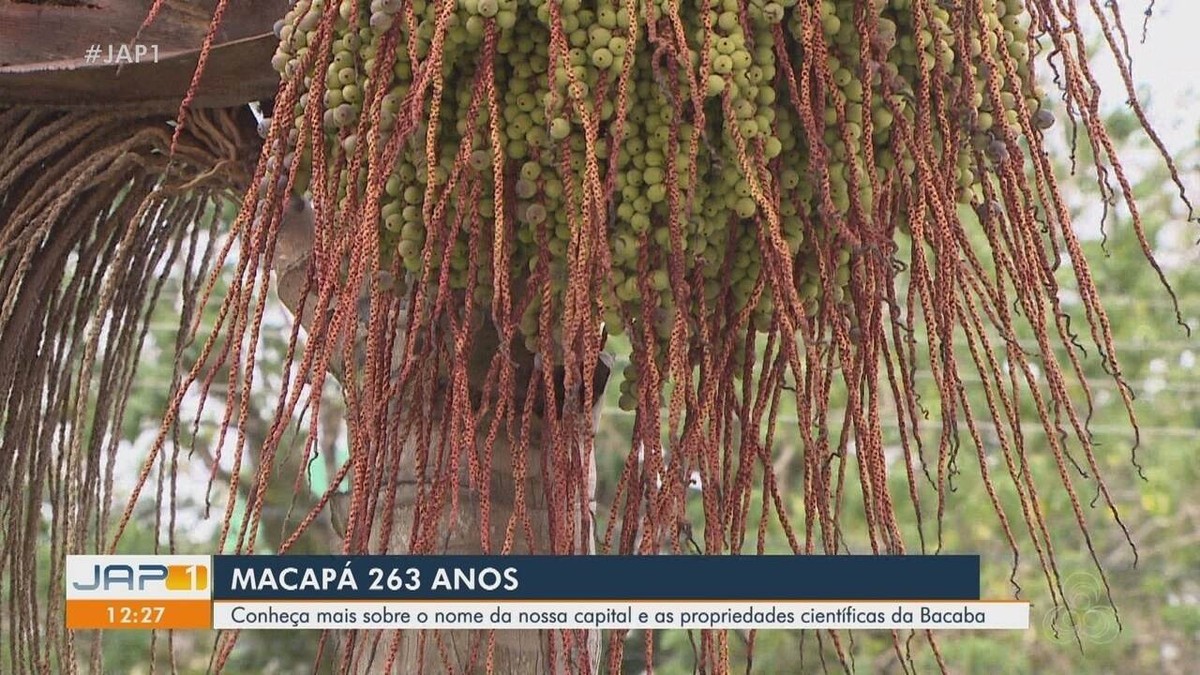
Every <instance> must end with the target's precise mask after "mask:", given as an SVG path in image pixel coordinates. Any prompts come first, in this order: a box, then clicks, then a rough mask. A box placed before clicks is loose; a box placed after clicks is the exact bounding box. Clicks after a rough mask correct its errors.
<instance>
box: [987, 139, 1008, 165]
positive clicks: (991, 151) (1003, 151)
mask: <svg viewBox="0 0 1200 675" xmlns="http://www.w3.org/2000/svg"><path fill="white" fill-rule="evenodd" d="M987 154H988V157H990V158H991V159H992V161H993V162H996V163H997V164H1003V163H1005V162H1007V161H1008V146H1007V145H1005V144H1004V141H1001V140H999V139H996V140H993V141H992V142H990V143H988V145H987Z"/></svg>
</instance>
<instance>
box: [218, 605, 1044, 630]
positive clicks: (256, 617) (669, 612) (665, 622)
mask: <svg viewBox="0 0 1200 675" xmlns="http://www.w3.org/2000/svg"><path fill="white" fill-rule="evenodd" d="M213 628H218V629H235V628H236V629H250V630H254V629H282V628H288V629H296V628H300V629H304V628H330V629H356V628H357V629H387V628H392V629H396V628H406V629H413V628H461V629H492V628H495V629H522V630H523V629H535V628H556V629H563V628H576V629H578V628H654V629H666V628H691V629H699V628H742V629H749V628H758V629H772V628H776V629H798V628H806V629H834V628H837V629H848V628H849V629H875V630H892V629H897V630H903V629H931V630H947V629H958V630H962V629H989V630H1025V629H1028V628H1029V603H1028V602H1008V601H1000V602H980V601H967V602H942V601H929V602H792V601H784V602H723V601H691V602H688V601H681V602H657V601H652V602H622V601H532V600H505V601H499V602H476V601H444V600H410V601H394V602H393V601H388V602H380V601H376V602H342V601H328V600H326V601H281V600H269V601H268V600H255V601H230V600H222V601H216V602H214V603H213Z"/></svg>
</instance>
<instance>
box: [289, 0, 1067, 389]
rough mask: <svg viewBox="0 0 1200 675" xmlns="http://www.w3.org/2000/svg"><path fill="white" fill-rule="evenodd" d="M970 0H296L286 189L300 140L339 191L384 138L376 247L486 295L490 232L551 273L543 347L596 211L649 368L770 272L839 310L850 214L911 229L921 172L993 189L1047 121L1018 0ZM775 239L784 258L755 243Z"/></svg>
mask: <svg viewBox="0 0 1200 675" xmlns="http://www.w3.org/2000/svg"><path fill="white" fill-rule="evenodd" d="M968 4H971V5H972V8H971V9H970V10H968V7H967V5H966V4H962V5H961V6H960V4H959V3H951V2H935V1H933V0H925V1H922V0H813V1H808V0H806V1H805V2H799V3H798V0H683V1H681V2H674V1H673V0H450V1H449V2H437V1H435V0H341V1H340V2H339V1H338V0H299V2H298V3H297V4H296V5H295V6H294V7H293V8H292V9H291V10H290V11H289V12H288V14H287V16H286V17H285V18H284V19H283V20H282V21H281V22H279V24H277V32H278V35H279V38H280V44H279V48H278V51H277V53H276V55H275V57H274V60H273V65H274V66H275V68H276V69H277V70H278V71H279V72H280V74H281V76H282V77H283V78H284V80H285V81H295V82H297V83H298V86H299V92H300V93H299V98H298V102H297V103H296V105H295V107H294V109H293V110H291V111H289V112H290V115H291V117H292V119H290V120H289V119H286V118H285V119H284V120H283V123H284V124H286V125H288V134H287V143H288V144H289V148H288V151H289V152H290V153H295V152H296V151H299V155H298V156H299V157H300V159H301V162H302V166H300V167H299V168H298V175H299V179H298V181H297V184H296V189H297V190H298V191H300V192H303V191H305V190H308V189H310V187H311V186H310V185H309V184H308V181H309V177H310V176H312V175H313V171H312V167H311V162H312V157H313V155H314V153H313V148H312V146H313V144H314V143H320V144H323V147H324V151H323V152H322V153H321V154H322V156H324V157H325V158H326V161H327V162H328V166H329V167H330V170H331V175H330V180H335V181H337V185H336V194H337V198H338V199H339V200H342V201H343V202H344V201H345V200H347V199H349V198H350V197H351V195H352V193H353V194H357V195H359V197H358V199H359V200H360V201H361V195H362V194H364V193H365V191H366V187H367V182H368V171H367V169H366V168H365V167H366V165H367V162H366V161H363V162H358V163H355V162H353V161H351V160H348V159H347V158H350V157H353V156H354V155H355V153H356V152H360V151H363V150H365V146H367V145H368V144H370V145H371V146H372V147H376V148H385V147H392V148H393V149H394V150H395V152H394V153H393V154H392V155H388V154H387V153H386V152H385V153H383V154H382V155H381V156H383V157H392V158H394V160H393V161H390V163H389V165H388V166H385V167H384V170H386V172H387V175H386V181H385V184H384V189H383V192H382V200H381V203H380V208H379V212H378V217H377V220H378V227H379V234H380V241H381V249H380V250H381V252H382V258H383V260H381V265H383V266H384V267H387V266H388V265H391V264H393V263H395V264H396V266H397V267H403V268H404V269H405V270H407V272H408V273H409V274H410V275H411V279H414V280H419V279H422V278H423V279H424V280H425V283H441V282H442V280H443V279H444V280H445V283H447V284H448V288H449V289H451V290H452V291H453V292H457V293H461V294H462V298H463V301H464V302H467V303H470V304H472V306H475V307H477V308H479V309H480V310H481V311H487V308H488V306H489V304H490V303H491V302H492V300H493V297H494V291H495V289H494V284H493V282H494V279H495V275H496V274H497V271H496V270H495V269H494V265H495V262H496V261H495V259H494V258H495V255H494V252H495V251H498V250H500V249H501V246H499V245H498V242H500V243H502V244H503V248H504V250H505V251H507V253H506V255H505V256H504V257H505V264H506V265H507V267H508V269H507V271H506V274H507V275H508V278H511V279H526V280H527V279H530V278H536V279H539V280H541V281H543V282H544V283H546V284H548V287H549V293H540V292H539V293H530V294H529V297H528V299H527V302H525V303H524V304H523V306H522V307H520V308H519V309H518V310H517V311H518V312H519V319H518V320H519V326H520V331H521V333H522V334H523V335H524V337H525V339H526V341H527V343H528V346H529V348H530V349H531V350H535V351H536V350H537V349H538V347H539V344H540V342H539V336H540V333H541V332H542V331H543V330H544V326H550V327H551V330H555V329H556V328H555V327H556V326H557V325H558V320H557V319H558V318H559V317H560V316H561V313H562V312H563V311H564V304H565V302H566V301H565V300H564V296H565V294H567V293H568V287H569V285H570V284H569V279H570V278H571V271H570V269H569V268H570V266H571V264H572V262H571V261H572V259H573V256H578V255H581V254H580V253H579V252H578V251H577V250H575V248H574V247H578V246H580V245H581V243H580V242H581V241H583V239H582V235H581V234H580V232H581V231H583V230H584V229H585V228H586V227H588V226H589V224H591V226H594V227H596V228H598V231H600V232H602V239H603V242H605V243H606V244H607V255H605V256H603V259H604V261H605V263H606V264H605V269H603V270H602V271H601V274H600V275H599V276H602V277H603V281H602V288H601V291H600V294H601V295H602V298H601V300H602V301H603V310H602V316H603V320H604V323H605V325H606V326H607V328H608V331H609V332H610V333H611V334H620V333H622V332H623V331H628V332H629V333H630V334H631V335H632V336H633V337H634V339H635V341H644V340H648V341H649V342H652V343H654V344H653V345H652V346H651V348H649V349H647V350H646V351H647V353H650V354H651V356H652V357H653V358H656V359H658V360H659V362H660V364H661V360H662V359H663V358H664V355H665V354H666V352H667V348H668V343H669V341H670V340H671V338H672V334H673V332H676V330H675V327H676V326H677V325H678V322H677V321H676V319H677V317H678V316H679V314H678V313H679V312H683V316H684V319H685V321H683V322H682V323H683V325H684V327H685V335H686V336H687V337H688V339H690V340H692V341H695V340H697V339H698V337H697V336H698V335H699V331H698V324H699V323H700V322H709V323H710V324H712V325H714V326H718V327H719V326H729V325H733V324H734V323H735V322H736V321H739V320H744V321H745V322H747V323H748V324H749V325H750V326H753V327H756V328H757V329H758V330H761V331H767V330H769V329H770V328H771V326H772V322H773V320H774V317H775V316H776V309H777V308H776V304H777V302H785V301H788V299H787V298H783V299H781V298H778V297H776V296H778V295H779V294H780V292H781V290H780V282H779V280H780V279H787V280H789V281H790V283H791V284H792V287H793V288H792V289H789V298H790V297H792V296H791V295H790V293H791V291H792V290H794V293H795V296H794V297H796V298H799V301H800V303H801V305H802V306H803V308H804V310H805V312H807V313H808V314H813V315H815V314H819V313H821V312H822V311H825V310H826V309H828V308H832V307H836V306H839V305H841V304H842V303H844V301H845V300H846V295H847V292H848V286H849V284H850V281H851V271H850V263H851V260H852V258H853V255H852V254H853V248H854V246H853V244H852V240H851V239H850V238H848V237H846V236H845V233H846V232H853V231H856V230H861V229H862V227H863V224H866V223H875V224H876V226H877V227H879V228H881V229H882V230H883V231H884V233H885V234H886V235H887V236H889V237H890V236H904V233H905V232H908V222H907V221H908V218H909V214H908V210H907V209H906V201H907V199H908V197H907V195H910V194H912V193H914V192H917V191H919V190H920V185H922V184H924V185H929V184H930V182H931V181H934V182H937V181H944V180H950V181H956V183H955V184H956V185H957V190H955V191H954V193H955V197H954V198H956V199H957V200H958V201H959V202H960V203H962V204H973V205H975V206H979V205H981V204H983V203H984V202H985V201H986V200H987V199H988V198H987V194H988V193H989V192H990V191H989V190H987V189H985V186H984V181H988V180H991V179H990V178H989V175H990V174H992V173H995V172H997V171H998V168H997V167H998V166H1000V165H1003V164H1004V163H1006V162H1009V161H1011V159H1012V157H1013V156H1014V155H1016V154H1017V153H1019V152H1021V150H1020V146H1019V145H1018V144H1017V140H1016V139H1017V134H1019V133H1020V132H1021V130H1022V129H1029V128H1030V125H1032V126H1033V127H1038V128H1046V127H1047V126H1049V125H1050V124H1052V123H1053V116H1051V115H1050V114H1049V112H1048V111H1046V110H1044V109H1043V108H1042V103H1041V101H1042V98H1043V95H1042V93H1041V92H1040V91H1039V90H1038V89H1037V87H1036V85H1035V84H1034V78H1033V77H1032V74H1031V72H1030V44H1031V42H1030V38H1029V35H1028V30H1029V22H1030V15H1029V13H1028V12H1027V11H1026V8H1025V6H1024V0H977V2H976V3H968ZM974 5H977V7H974ZM313 106H319V111H320V113H319V117H318V119H319V120H320V128H319V130H317V129H312V128H311V126H312V125H309V124H306V119H308V115H309V113H310V112H311V109H312V107H313ZM277 114H283V113H282V112H281V113H277ZM316 131H319V132H320V133H319V136H318V137H315V138H314V137H312V136H317V134H316V133H314V132H316ZM396 137H398V138H396ZM393 140H395V142H394V143H390V142H391V141H393ZM389 143H390V145H389ZM292 156H295V155H294V154H289V158H290V157H292ZM922 164H923V165H924V166H923V167H922V166H921V165H922ZM781 244H782V245H781ZM784 247H786V254H784V257H785V258H786V260H785V262H786V265H781V264H780V262H779V260H773V259H768V257H769V256H775V255H777V254H779V253H781V251H782V249H783V248H784ZM429 261H433V262H432V263H430V262H429ZM781 267H787V268H789V269H788V270H787V274H784V273H783V271H781ZM427 268H435V269H432V270H431V269H427ZM770 270H774V271H773V272H770V274H772V275H774V276H772V277H771V278H770V279H768V278H766V275H768V273H769V271H770ZM430 272H432V273H430ZM576 273H578V270H576ZM546 303H549V304H550V307H546V306H545V305H546ZM547 311H549V312H551V316H552V317H553V320H550V321H543V320H542V319H543V318H544V317H543V315H544V314H545V312H547ZM739 317H741V318H740V319H739ZM734 351H735V352H740V350H734ZM626 375H627V380H632V379H633V378H634V377H636V367H633V368H632V369H631V370H630V371H628V372H627V373H626ZM622 391H623V393H624V396H623V397H622V405H625V406H631V405H633V403H634V399H635V397H634V396H633V393H634V388H633V385H632V382H630V381H627V383H626V384H625V385H623V389H622Z"/></svg>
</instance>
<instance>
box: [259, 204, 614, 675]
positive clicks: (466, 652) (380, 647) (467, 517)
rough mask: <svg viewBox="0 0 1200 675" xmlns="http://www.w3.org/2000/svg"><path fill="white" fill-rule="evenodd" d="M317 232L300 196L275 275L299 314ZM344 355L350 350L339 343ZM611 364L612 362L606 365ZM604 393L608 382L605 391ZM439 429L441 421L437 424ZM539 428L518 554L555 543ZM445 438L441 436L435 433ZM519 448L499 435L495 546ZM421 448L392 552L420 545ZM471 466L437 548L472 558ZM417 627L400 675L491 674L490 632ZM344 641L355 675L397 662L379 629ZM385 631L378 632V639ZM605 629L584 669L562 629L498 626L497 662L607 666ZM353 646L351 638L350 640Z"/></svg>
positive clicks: (496, 665) (400, 505) (283, 228)
mask: <svg viewBox="0 0 1200 675" xmlns="http://www.w3.org/2000/svg"><path fill="white" fill-rule="evenodd" d="M312 241H313V229H312V214H311V210H310V208H309V207H308V205H307V204H305V203H303V202H301V201H299V200H296V201H294V202H292V204H290V205H289V207H288V211H287V212H285V214H284V218H283V221H282V222H281V225H280V230H279V234H278V237H277V239H276V245H275V246H276V248H275V250H276V254H275V260H274V262H273V267H274V271H275V275H276V278H277V288H278V293H279V296H280V299H281V300H282V301H283V303H284V305H285V306H287V307H288V308H289V310H290V311H291V312H292V313H293V315H296V314H297V309H298V308H299V307H300V306H301V302H302V300H303V297H302V292H303V288H304V283H305V279H306V277H307V275H308V260H309V254H310V252H311V249H312ZM311 305H312V303H311V302H309V303H307V304H306V305H305V309H304V310H303V313H301V314H299V316H298V319H299V320H300V321H301V324H302V325H303V326H304V327H305V328H306V329H308V328H310V327H311V326H312V322H313V314H312V310H311ZM495 348H496V345H495V344H494V343H493V344H490V345H489V344H487V342H486V338H484V342H483V343H481V344H479V345H478V346H477V350H479V351H480V353H493V352H494V350H495ZM336 351H337V352H338V353H340V352H341V351H342V350H340V349H339V350H336ZM476 361H477V362H479V363H481V364H484V365H486V364H487V362H488V359H477V360H476ZM520 366H521V367H522V368H524V369H526V371H527V372H528V371H529V370H532V368H533V363H532V361H531V360H527V362H526V363H523V364H520ZM605 367H607V366H605ZM342 368H343V365H342V364H341V363H340V362H335V363H333V364H332V365H331V368H330V370H331V372H332V373H333V374H334V375H335V376H337V375H338V374H339V373H341V372H342ZM471 379H472V381H476V382H479V381H482V379H483V376H482V374H479V375H478V376H473V377H472V378H471ZM602 391H603V390H602V388H600V389H599V390H598V392H597V395H599V393H601V392H602ZM405 404H415V402H405ZM424 405H427V406H429V410H430V411H431V412H433V408H434V404H432V403H429V402H426V403H425V404H424ZM599 411H600V405H599V403H597V405H596V408H595V409H594V411H593V415H592V419H591V420H590V421H589V423H590V424H591V425H592V428H591V429H590V430H587V431H588V432H589V433H592V434H594V433H595V430H596V426H597V425H598V423H599ZM435 426H436V425H435ZM534 431H535V433H534V434H533V437H534V439H535V442H533V443H531V444H530V448H529V456H528V458H527V460H528V466H529V476H528V479H527V484H526V486H525V487H526V489H525V492H526V495H528V496H527V498H526V502H527V508H528V509H529V511H530V513H529V516H530V521H531V522H532V524H533V536H534V540H535V541H534V542H533V546H532V547H531V546H530V545H529V542H527V541H525V539H524V537H521V536H518V537H517V538H516V542H517V543H516V545H515V547H514V549H513V550H512V551H511V553H513V554H523V553H531V552H545V551H547V550H549V549H550V543H551V542H550V533H549V525H548V524H549V522H550V514H549V513H548V511H547V504H546V499H545V495H546V494H547V492H548V491H547V486H546V485H545V483H544V478H543V473H542V463H543V462H544V461H545V456H544V453H543V446H542V444H541V443H538V442H536V439H537V438H538V436H539V431H540V424H536V423H535V429H534ZM434 442H435V443H436V439H434ZM512 452H513V448H512V446H511V444H510V443H508V442H507V440H506V439H505V438H504V435H503V434H501V436H500V437H499V438H497V439H496V442H495V444H494V445H493V449H492V453H493V454H492V467H493V468H492V475H491V495H490V496H491V499H490V504H489V513H490V516H489V524H488V529H489V539H490V541H491V542H492V545H493V547H495V546H498V545H499V543H500V542H503V541H504V540H505V537H506V530H507V528H508V524H509V521H510V519H511V518H512V517H513V515H514V513H515V512H516V507H517V504H516V484H515V482H514V479H513V475H512V470H511V467H512V465H513V463H512ZM415 456H416V452H415V451H414V448H412V447H408V448H405V450H404V453H403V455H402V457H403V459H402V461H401V469H400V472H399V474H398V475H397V476H396V482H395V484H394V489H395V495H396V497H395V505H394V509H393V519H394V520H393V525H392V530H391V535H390V536H389V537H388V541H387V549H386V550H387V551H388V552H389V553H393V554H395V553H406V552H409V551H410V550H411V542H410V540H409V536H410V533H411V532H412V526H413V523H414V520H415V518H416V516H417V507H418V505H417V501H418V500H417V497H418V495H417V481H416V473H417V467H416V464H415ZM462 467H463V468H462V471H461V474H460V476H459V481H458V499H459V509H458V513H457V517H456V518H455V519H454V520H453V521H451V520H450V514H449V510H446V511H444V512H443V513H442V514H441V516H440V518H441V527H440V528H439V531H440V532H442V533H444V536H445V538H444V540H443V542H442V544H441V546H440V547H439V549H438V551H437V552H438V553H440V554H452V555H453V554H459V555H471V554H478V553H480V552H481V551H482V550H483V539H482V529H483V527H482V522H481V519H480V516H479V514H480V511H481V508H480V507H481V504H480V503H479V494H478V492H476V491H474V490H473V489H471V487H470V484H469V479H468V475H467V462H465V461H464V462H462ZM588 471H589V483H588V500H589V503H588V507H589V511H590V512H591V513H592V514H593V524H592V525H591V529H589V531H588V532H587V534H586V539H585V541H582V542H580V541H576V542H573V543H574V544H575V550H584V551H586V552H587V553H588V554H594V553H595V536H594V534H595V533H594V515H595V512H596V504H595V490H596V463H595V457H594V455H593V457H592V459H591V462H590V465H589V466H588ZM348 502H349V499H342V500H339V501H338V502H335V503H334V505H333V507H332V508H334V510H335V511H334V514H333V516H334V519H335V522H342V523H344V522H345V520H346V514H345V510H346V508H347V504H348ZM572 512H573V513H576V514H578V513H579V509H573V510H572ZM572 529H573V530H574V531H575V532H582V531H583V527H582V524H581V523H580V522H579V517H578V515H577V516H576V522H575V527H574V528H572ZM380 537H381V533H380V532H378V531H376V532H374V533H373V537H372V540H373V541H372V550H378V548H377V545H378V544H379V543H381V542H380V541H379V539H380ZM417 636H418V633H417V632H415V631H409V632H406V633H403V634H401V635H400V636H399V640H400V644H399V646H398V651H397V656H396V658H395V661H394V667H393V668H392V669H391V671H390V672H392V673H397V674H407V673H418V672H424V673H435V672H443V671H444V670H445V668H446V664H445V662H446V661H449V662H450V663H452V664H453V667H454V672H457V673H468V672H485V668H484V666H485V663H484V659H485V658H486V653H487V640H488V636H487V634H486V633H483V634H482V635H481V634H480V633H478V632H472V631H441V632H440V639H441V640H442V645H443V647H444V654H445V655H443V649H440V648H439V646H438V645H437V644H436V643H435V642H434V639H433V635H432V632H430V633H429V635H428V637H427V638H426V640H425V645H424V649H423V653H422V650H421V646H420V645H419V641H418V637H417ZM344 638H345V640H352V641H353V644H352V645H350V648H351V649H352V650H353V657H352V658H353V666H354V668H353V671H354V672H355V673H363V674H367V673H380V672H384V670H383V668H384V664H385V663H386V660H387V659H388V654H389V653H390V652H391V651H392V640H391V638H392V636H391V635H387V634H385V635H379V634H370V633H360V634H358V635H356V636H344ZM377 638H378V639H377ZM600 638H601V634H600V631H589V632H588V633H587V638H586V642H587V648H586V655H587V657H588V659H587V660H588V664H587V666H586V667H585V666H584V664H583V662H584V650H583V649H574V650H572V651H571V652H566V651H565V650H564V648H563V642H562V636H561V634H560V635H550V636H547V635H546V634H544V633H543V632H541V631H517V630H510V631H496V633H495V647H494V651H493V656H494V660H493V663H492V666H493V671H492V672H495V673H502V674H507V673H512V674H518V673H519V674H522V675H527V674H537V673H562V672H569V671H570V672H590V673H596V672H598V666H599V656H600V649H601V640H600ZM552 639H553V640H557V644H556V646H555V648H554V650H553V651H554V655H555V656H554V662H552V661H551V655H550V651H551V650H550V649H549V645H550V640H552ZM473 640H474V641H479V640H482V641H483V642H482V644H481V645H480V648H479V649H478V652H477V656H476V663H475V667H474V668H473V669H471V668H469V667H468V666H469V662H470V658H471V654H472V652H473V651H475V650H473V649H472V646H473V645H472V641H473ZM343 644H345V642H343Z"/></svg>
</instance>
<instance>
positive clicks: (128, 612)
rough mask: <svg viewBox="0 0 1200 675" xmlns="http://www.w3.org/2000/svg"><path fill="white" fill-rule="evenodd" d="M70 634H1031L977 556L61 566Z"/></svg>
mask: <svg viewBox="0 0 1200 675" xmlns="http://www.w3.org/2000/svg"><path fill="white" fill-rule="evenodd" d="M66 573H67V574H66V605H67V628H70V629H73V630H77V629H113V628H132V629H212V628H215V629H251V630H254V629H288V630H296V629H420V628H458V629H532V628H539V629H550V628H559V629H571V628H605V629H608V628H653V629H667V628H691V629H697V628H716V629H720V628H741V629H749V628H757V629H798V628H813V629H835V628H842V629H883V630H889V629H1027V628H1029V603H1027V602H1017V601H988V600H982V599H980V597H979V557H978V556H951V555H939V556H790V555H789V556H292V555H288V556H271V555H252V556H224V555H218V556H204V555H114V556H106V555H94V556H88V555H78V556H68V557H67V568H66Z"/></svg>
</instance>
